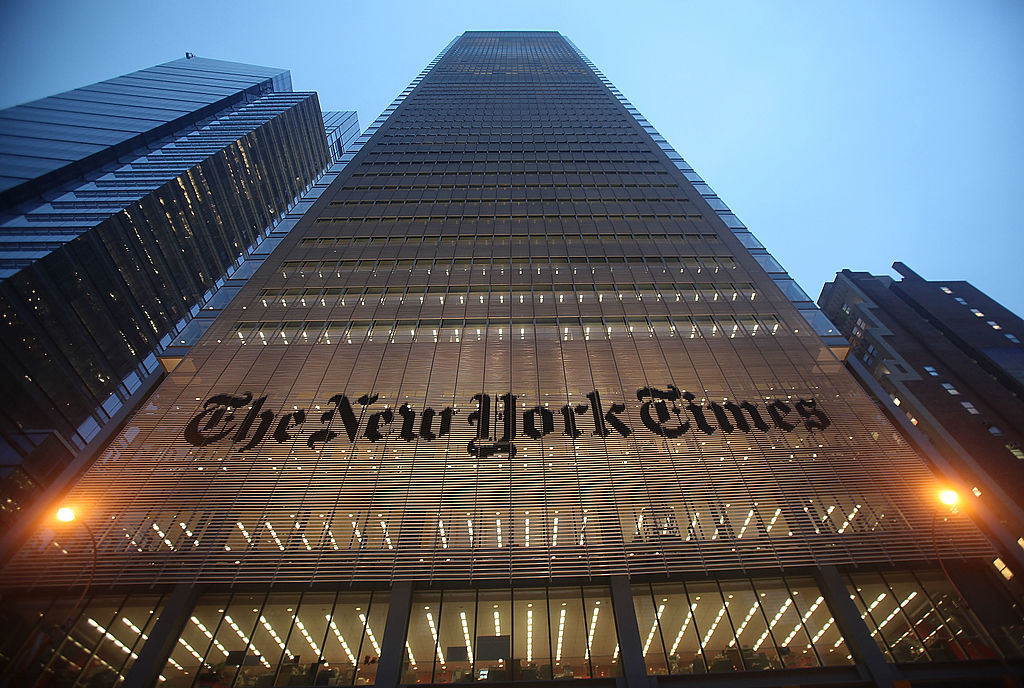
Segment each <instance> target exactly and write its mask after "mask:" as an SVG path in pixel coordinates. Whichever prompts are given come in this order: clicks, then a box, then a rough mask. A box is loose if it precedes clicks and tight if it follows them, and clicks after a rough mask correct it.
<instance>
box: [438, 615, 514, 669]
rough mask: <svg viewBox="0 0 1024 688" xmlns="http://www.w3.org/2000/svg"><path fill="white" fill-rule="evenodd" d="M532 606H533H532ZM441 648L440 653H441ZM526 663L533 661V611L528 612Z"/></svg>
mask: <svg viewBox="0 0 1024 688" xmlns="http://www.w3.org/2000/svg"><path fill="white" fill-rule="evenodd" d="M531 606H532V605H531ZM440 651H441V650H440V648H439V649H438V652H440ZM526 661H527V662H532V661H533V610H532V609H527V610H526Z"/></svg>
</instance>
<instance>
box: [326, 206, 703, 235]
mask: <svg viewBox="0 0 1024 688" xmlns="http://www.w3.org/2000/svg"><path fill="white" fill-rule="evenodd" d="M505 203H510V204H511V205H512V206H515V207H516V209H517V210H518V209H519V207H520V206H525V205H526V202H525V201H514V202H512V201H505ZM440 205H443V204H440ZM445 219H448V220H449V221H451V222H460V223H461V222H467V223H480V222H501V221H503V220H504V221H505V222H509V221H515V220H524V219H529V220H537V221H545V222H561V221H566V222H575V223H580V224H583V225H584V227H586V225H587V224H589V223H594V224H600V223H602V222H631V223H633V222H640V221H647V222H653V221H656V220H657V221H665V222H671V223H672V224H673V225H674V224H676V223H679V222H696V221H698V220H703V219H704V216H703V215H700V214H696V213H645V214H639V213H636V214H630V213H608V212H597V211H596V210H592V211H591V212H588V213H586V214H585V215H584V216H582V217H581V216H580V215H578V214H576V213H529V214H527V213H526V212H522V213H516V214H514V215H513V214H512V213H508V214H501V213H497V212H494V213H486V214H480V213H470V212H465V213H458V214H453V215H451V216H448V215H445V214H438V215H415V214H408V215H405V214H399V215H375V216H373V217H347V216H346V217H318V218H317V219H316V222H315V224H318V225H322V224H344V223H351V222H358V223H369V222H440V221H442V220H445ZM578 226H579V224H577V225H576V227H578ZM564 233H565V232H563V231H561V230H560V231H558V232H557V234H558V235H562V234H564ZM580 233H581V234H582V233H584V232H580ZM588 233H590V232H588ZM592 233H594V234H602V233H603V232H596V231H595V232H592Z"/></svg>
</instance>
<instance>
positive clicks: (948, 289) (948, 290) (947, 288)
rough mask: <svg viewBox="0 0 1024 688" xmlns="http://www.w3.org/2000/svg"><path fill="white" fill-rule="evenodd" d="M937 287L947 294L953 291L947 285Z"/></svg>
mask: <svg viewBox="0 0 1024 688" xmlns="http://www.w3.org/2000/svg"><path fill="white" fill-rule="evenodd" d="M939 289H941V290H942V291H944V292H945V293H947V294H952V293H953V290H952V289H950V288H949V287H939Z"/></svg>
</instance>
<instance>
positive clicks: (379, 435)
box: [185, 385, 832, 458]
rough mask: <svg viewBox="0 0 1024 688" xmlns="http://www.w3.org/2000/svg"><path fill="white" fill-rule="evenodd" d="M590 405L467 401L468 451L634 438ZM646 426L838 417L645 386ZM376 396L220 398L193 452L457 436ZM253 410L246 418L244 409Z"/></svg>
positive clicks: (209, 403)
mask: <svg viewBox="0 0 1024 688" xmlns="http://www.w3.org/2000/svg"><path fill="white" fill-rule="evenodd" d="M586 398H587V403H580V404H566V405H564V406H562V407H561V408H559V409H557V410H551V409H549V408H547V407H545V406H534V407H532V408H528V409H526V410H523V411H517V410H516V409H517V408H518V406H517V402H518V401H519V397H517V396H516V395H514V394H502V395H501V396H498V397H492V396H491V395H490V394H476V395H474V396H473V397H472V398H471V399H470V401H471V402H472V403H473V404H475V409H474V410H473V411H471V412H470V413H469V414H467V415H466V417H465V422H466V423H467V424H468V425H469V426H470V427H472V428H475V431H476V435H475V437H473V439H472V440H470V442H469V444H468V445H467V447H466V451H467V452H468V453H469V455H470V456H475V457H479V458H486V457H489V456H509V457H511V456H515V455H516V441H517V440H518V439H519V438H522V437H525V438H529V439H533V440H539V439H541V438H542V437H544V436H545V435H550V434H553V433H559V434H561V435H565V436H568V437H572V438H578V437H582V436H584V435H587V434H590V435H593V436H597V437H609V436H616V435H617V436H620V437H629V436H630V435H632V434H633V428H631V427H630V426H629V425H628V424H627V423H626V419H625V418H624V417H623V415H622V414H623V413H624V412H625V411H626V406H625V404H619V403H607V402H606V401H605V400H602V399H601V395H600V394H599V393H598V392H597V390H594V391H593V392H590V393H589V394H587V395H586ZM636 398H637V401H638V402H639V405H640V420H641V421H642V423H643V426H644V429H645V430H646V431H648V432H652V433H654V434H655V435H657V436H659V437H665V438H668V439H672V438H677V437H681V436H683V435H685V434H686V433H688V432H689V433H694V434H703V435H713V434H715V433H716V432H721V433H725V434H732V433H734V432H737V431H738V432H743V433H752V432H762V433H766V432H769V431H771V430H782V431H783V432H793V431H794V430H796V429H797V427H799V426H800V425H801V424H802V425H803V426H804V427H805V428H806V429H807V430H824V429H825V428H827V427H829V426H830V425H831V424H832V421H831V419H829V417H828V416H827V415H826V414H825V412H824V411H823V410H821V409H820V408H818V404H817V402H815V401H814V400H813V399H799V400H797V401H795V402H787V401H782V400H780V399H773V400H772V401H770V402H762V405H761V406H758V405H757V404H753V403H751V402H749V401H741V402H739V403H735V402H731V401H727V402H723V403H716V402H711V403H709V404H707V405H705V406H699V405H697V404H695V403H694V401H695V399H696V396H695V395H694V394H692V393H690V392H686V391H680V390H679V389H678V388H676V387H675V386H673V385H668V387H667V389H658V388H656V387H642V388H640V389H638V390H637V391H636ZM378 400H379V397H378V395H376V394H364V395H363V396H361V397H358V398H357V399H355V400H354V401H353V400H351V399H349V397H348V396H347V395H345V394H335V395H334V396H333V397H331V398H330V399H329V400H328V402H327V403H328V405H329V406H328V409H327V410H326V411H317V412H316V413H313V412H311V411H308V410H297V411H291V412H289V413H275V412H273V411H271V410H269V409H265V408H264V407H265V406H266V402H267V397H259V398H258V399H255V400H254V399H253V395H252V393H251V392H245V393H244V394H241V395H232V394H217V395H215V396H212V397H210V398H209V399H207V400H206V401H205V402H204V403H203V409H202V410H201V411H200V412H199V413H197V414H196V415H195V416H193V417H192V419H191V420H189V422H188V424H187V425H186V426H185V441H186V442H188V443H189V444H191V445H192V446H195V447H205V446H206V445H209V444H213V443H215V442H221V441H225V440H230V442H231V443H232V444H235V445H240V446H239V447H238V451H243V452H245V451H249V450H251V449H254V448H255V447H256V446H258V445H259V444H260V443H261V442H264V441H268V438H269V441H273V442H277V443H279V444H283V443H285V442H290V441H292V440H293V439H294V437H295V436H296V435H298V434H300V433H301V434H302V435H303V436H304V437H305V439H306V446H308V447H309V448H310V449H319V448H323V447H326V446H328V445H329V444H330V443H332V442H335V441H338V440H339V438H341V437H342V436H344V438H345V439H347V440H348V441H349V442H355V441H356V440H357V439H358V438H363V439H366V440H368V441H370V442H378V441H379V440H382V439H384V438H385V436H388V437H391V438H394V437H397V438H399V439H401V440H403V441H405V442H413V441H416V440H423V441H425V442H432V441H434V440H436V439H438V438H440V437H444V436H445V435H448V434H449V433H451V429H452V423H453V422H456V420H455V419H456V417H457V416H458V415H459V414H458V413H457V412H456V411H455V410H454V409H452V408H451V407H445V408H443V409H441V410H440V411H438V410H436V409H433V408H429V407H428V408H424V409H423V410H422V411H416V410H414V409H413V408H412V407H410V406H409V405H408V404H402V405H401V406H399V407H398V408H397V409H393V408H391V407H390V406H386V405H385V406H381V407H380V408H375V406H377V405H378V403H377V402H378ZM246 407H248V408H247V410H246V411H245V413H244V415H243V413H242V411H241V409H243V408H246Z"/></svg>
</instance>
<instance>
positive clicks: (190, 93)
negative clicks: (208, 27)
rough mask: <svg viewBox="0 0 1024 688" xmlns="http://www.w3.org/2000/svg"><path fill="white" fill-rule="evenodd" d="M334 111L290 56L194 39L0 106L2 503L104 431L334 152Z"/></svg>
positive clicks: (35, 487) (60, 467) (343, 116)
mask: <svg viewBox="0 0 1024 688" xmlns="http://www.w3.org/2000/svg"><path fill="white" fill-rule="evenodd" d="M329 116H330V122H329V125H330V129H331V136H330V137H329V138H330V140H328V137H327V135H326V134H325V129H324V120H323V119H322V116H321V113H320V107H319V104H318V101H317V96H316V94H315V93H293V92H291V79H290V77H289V74H288V72H287V71H284V70H279V69H270V68H266V67H257V66H252V65H243V64H236V63H231V62H223V61H219V60H210V59H204V58H197V57H191V58H185V59H180V60H175V61H173V62H170V63H167V64H164V65H158V66H156V67H151V68H149V69H144V70H141V71H139V72H134V73H132V74H128V75H125V76H122V77H118V78H116V79H110V80H108V81H104V82H100V83H98V84H93V85H91V86H87V87H84V88H80V89H76V90H74V91H69V92H67V93H61V94H59V95H56V96H52V97H49V98H44V99H42V100H38V101H34V102H31V103H27V104H25V105H20V106H17V107H13V108H9V109H7V110H4V111H2V112H0V150H2V152H3V156H2V158H0V181H2V183H3V187H2V190H0V193H2V208H0V279H2V281H0V313H2V314H3V325H2V327H3V339H2V341H3V344H2V347H3V348H2V351H3V361H4V362H3V365H2V366H0V384H2V387H3V389H4V390H6V391H7V392H8V394H7V395H6V396H5V401H4V403H3V405H2V410H0V434H2V439H3V444H2V448H0V449H2V458H0V462H2V465H3V472H4V478H3V486H4V487H3V495H2V504H3V507H2V512H3V515H4V516H5V517H7V518H8V519H13V518H15V517H16V516H17V515H18V514H19V512H20V511H21V510H22V509H23V508H24V507H25V506H26V504H28V503H29V502H30V501H31V500H32V499H33V498H34V497H35V495H37V494H38V491H39V490H40V489H41V488H42V487H44V486H46V485H48V484H50V483H51V482H53V481H55V480H59V477H58V476H60V475H61V474H62V472H63V471H66V470H68V468H69V466H74V465H75V463H76V461H75V459H76V458H77V457H81V456H85V457H88V456H91V455H92V454H93V453H95V451H96V448H97V446H101V443H102V442H103V441H104V440H105V439H109V432H106V433H105V432H104V428H105V427H113V426H116V424H117V421H119V420H123V418H124V416H125V412H126V411H127V409H129V408H131V407H132V406H133V405H134V404H135V403H137V402H138V400H139V399H140V398H141V397H142V396H143V395H144V394H145V392H146V391H147V390H148V388H150V387H152V384H153V383H154V382H155V380H156V379H158V378H159V373H160V366H159V363H158V359H157V354H158V352H159V350H160V349H161V348H162V347H166V346H168V345H169V344H171V343H172V341H171V340H172V338H173V337H175V336H177V337H178V338H179V339H180V338H181V335H182V330H183V328H184V327H185V326H186V324H187V323H188V322H189V321H190V320H191V319H192V318H193V317H194V316H196V315H197V314H198V313H199V311H200V309H201V308H204V307H206V304H207V303H208V302H209V301H210V300H211V298H212V297H213V295H214V293H215V292H217V291H218V289H219V288H220V287H221V286H223V285H224V283H225V280H227V279H231V278H232V277H236V278H237V275H234V274H233V273H234V272H235V271H236V270H237V269H238V268H239V267H240V265H241V263H242V261H244V260H245V259H246V257H247V256H248V255H249V253H250V252H251V250H252V249H253V248H254V247H255V246H256V245H258V244H259V243H260V242H261V241H262V240H263V239H264V238H265V237H266V236H267V234H268V232H270V231H271V230H273V229H274V228H275V226H276V225H277V224H279V223H280V221H281V219H282V217H283V216H284V214H285V212H287V211H288V209H289V208H292V207H293V206H294V205H295V203H296V201H297V199H298V197H299V196H300V195H301V194H302V193H304V192H305V191H306V190H307V189H308V188H309V187H310V185H311V184H312V183H313V181H314V180H316V179H317V178H318V177H319V176H320V175H321V174H323V173H324V171H325V169H326V168H327V166H328V165H329V164H330V163H331V162H332V160H336V159H339V158H340V150H341V147H342V146H343V145H344V142H345V141H349V142H350V141H351V140H352V139H354V137H355V134H356V131H354V130H353V128H355V129H358V124H357V123H356V121H355V120H356V117H355V113H353V112H334V113H329ZM328 146H333V149H335V150H336V151H337V155H335V154H334V153H332V152H331V149H329V148H328Z"/></svg>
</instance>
